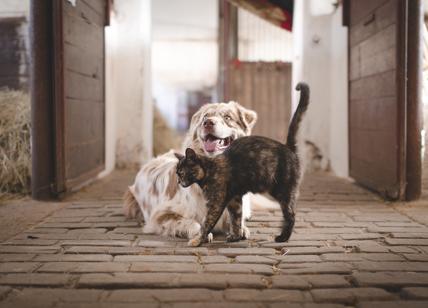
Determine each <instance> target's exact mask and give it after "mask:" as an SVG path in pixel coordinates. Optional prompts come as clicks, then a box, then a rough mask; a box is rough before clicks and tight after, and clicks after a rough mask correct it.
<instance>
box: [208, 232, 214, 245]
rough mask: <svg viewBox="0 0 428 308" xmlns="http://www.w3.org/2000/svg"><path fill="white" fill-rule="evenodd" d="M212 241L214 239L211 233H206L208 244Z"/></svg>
mask: <svg viewBox="0 0 428 308" xmlns="http://www.w3.org/2000/svg"><path fill="white" fill-rule="evenodd" d="M213 239H214V236H213V234H212V233H208V236H207V240H208V243H212V242H213Z"/></svg>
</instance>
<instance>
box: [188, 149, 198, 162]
mask: <svg viewBox="0 0 428 308" xmlns="http://www.w3.org/2000/svg"><path fill="white" fill-rule="evenodd" d="M186 158H189V159H192V160H195V159H196V152H195V151H194V150H193V149H191V148H187V149H186Z"/></svg>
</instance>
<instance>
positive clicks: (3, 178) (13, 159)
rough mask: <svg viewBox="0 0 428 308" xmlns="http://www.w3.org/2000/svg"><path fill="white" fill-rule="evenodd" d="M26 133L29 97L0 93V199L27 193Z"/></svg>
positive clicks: (23, 94) (27, 159)
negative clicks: (9, 195) (8, 195)
mask: <svg viewBox="0 0 428 308" xmlns="http://www.w3.org/2000/svg"><path fill="white" fill-rule="evenodd" d="M30 133H31V114H30V99H29V95H28V94H26V93H24V92H21V91H12V90H0V198H1V197H2V196H3V197H4V196H5V195H7V194H11V193H12V194H16V193H18V194H27V193H29V191H30V177H31V174H30V170H31V149H30Z"/></svg>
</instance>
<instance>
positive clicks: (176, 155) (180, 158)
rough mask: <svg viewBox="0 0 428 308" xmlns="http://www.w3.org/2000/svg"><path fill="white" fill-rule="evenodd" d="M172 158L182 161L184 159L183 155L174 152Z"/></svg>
mask: <svg viewBox="0 0 428 308" xmlns="http://www.w3.org/2000/svg"><path fill="white" fill-rule="evenodd" d="M174 156H175V157H177V159H178V160H182V159H183V158H184V155H182V154H180V153H177V152H174Z"/></svg>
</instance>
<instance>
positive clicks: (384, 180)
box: [348, 0, 406, 199]
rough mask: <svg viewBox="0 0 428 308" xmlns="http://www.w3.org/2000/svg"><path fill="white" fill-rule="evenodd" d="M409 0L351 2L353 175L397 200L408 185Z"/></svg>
mask: <svg viewBox="0 0 428 308" xmlns="http://www.w3.org/2000/svg"><path fill="white" fill-rule="evenodd" d="M405 2H406V1H398V0H351V1H349V3H348V5H349V7H348V8H349V11H348V14H349V125H350V127H349V138H350V174H351V176H352V177H353V178H354V179H356V181H357V182H359V183H361V184H362V185H364V186H366V187H368V188H371V189H373V190H376V191H378V192H380V193H381V194H382V195H383V196H385V197H387V198H391V199H399V198H403V197H404V195H405V186H406V183H405V181H406V174H405V172H406V169H405V167H406V161H405V154H406V149H405V148H406V144H405V133H406V130H405V125H406V112H405V111H406V81H405V76H406V65H405V62H406V61H405V56H406V44H405V37H406V32H405V31H406V27H405V22H406V18H405V17H406V15H405V14H406V7H405Z"/></svg>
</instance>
